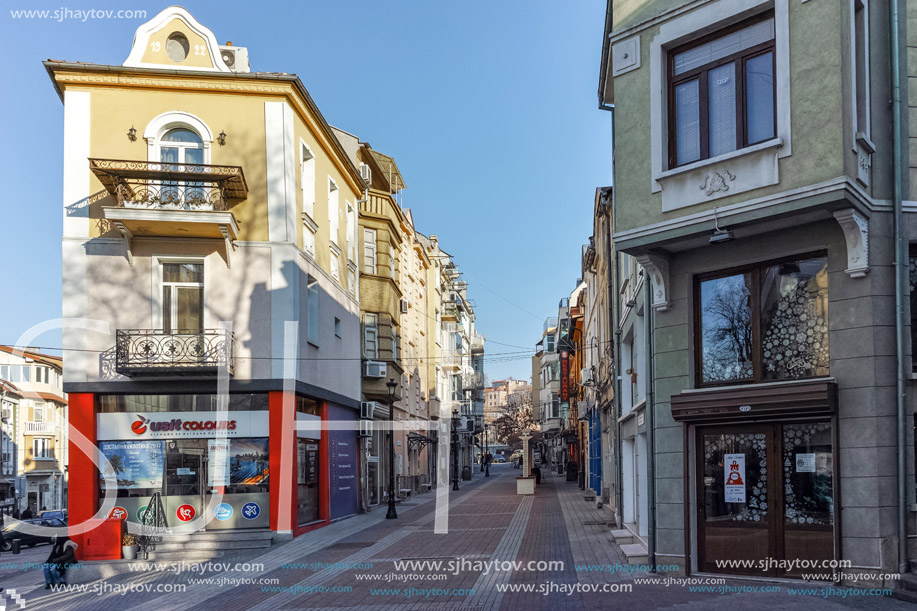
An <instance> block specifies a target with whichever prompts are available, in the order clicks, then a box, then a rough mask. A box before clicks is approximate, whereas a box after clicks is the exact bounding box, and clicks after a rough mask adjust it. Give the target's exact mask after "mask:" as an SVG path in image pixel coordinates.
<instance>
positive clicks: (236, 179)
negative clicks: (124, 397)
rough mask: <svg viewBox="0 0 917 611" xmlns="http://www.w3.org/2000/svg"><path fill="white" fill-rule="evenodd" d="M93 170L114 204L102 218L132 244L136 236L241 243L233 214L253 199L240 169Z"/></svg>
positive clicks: (146, 165)
mask: <svg viewBox="0 0 917 611" xmlns="http://www.w3.org/2000/svg"><path fill="white" fill-rule="evenodd" d="M89 169H90V170H91V171H92V173H93V174H95V176H96V178H98V179H99V182H101V183H102V186H104V187H105V190H106V191H108V193H109V194H110V195H111V196H112V197H113V198H114V200H115V205H114V206H103V207H102V213H103V216H104V217H105V219H106V220H107V221H109V222H111V223H112V224H113V225H114V226H115V227H116V228H117V229H118V230H119V231H120V232H121V233H122V235H123V236H124V237H125V239H126V240H127V241H128V242H130V239H131V238H132V237H133V236H135V235H140V236H164V237H198V238H219V239H225V240H235V239H236V236H237V234H238V230H239V226H238V224H237V223H236V220H235V217H234V216H233V214H232V212H230V209H231V208H232V207H233V206H235V205H236V204H237V203H239V202H241V201H243V200H245V199H246V198H247V197H248V185H247V184H246V182H245V176H244V174H243V173H242V168H241V167H238V166H224V165H206V164H179V163H157V162H151V161H126V160H118V159H90V160H89Z"/></svg>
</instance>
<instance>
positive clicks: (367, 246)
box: [363, 229, 376, 275]
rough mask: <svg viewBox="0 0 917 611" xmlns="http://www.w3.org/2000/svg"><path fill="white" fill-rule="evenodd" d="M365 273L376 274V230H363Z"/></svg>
mask: <svg viewBox="0 0 917 611" xmlns="http://www.w3.org/2000/svg"><path fill="white" fill-rule="evenodd" d="M363 273H364V274H373V275H375V274H376V230H375V229H364V230H363Z"/></svg>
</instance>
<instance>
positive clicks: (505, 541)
mask: <svg viewBox="0 0 917 611" xmlns="http://www.w3.org/2000/svg"><path fill="white" fill-rule="evenodd" d="M491 474H492V476H491V477H490V478H484V477H481V476H480V475H479V474H477V473H475V480H474V481H472V482H462V485H461V488H462V489H461V490H460V491H459V492H450V493H449V497H448V500H449V531H448V533H446V534H435V533H434V532H433V531H434V519H435V503H434V502H433V501H434V499H435V493H427V494H422V495H419V496H416V497H414V498H412V499H410V500H408V501H406V502H404V503H402V504H400V505H399V507H398V519H397V520H385V518H384V516H385V508H384V507H383V508H380V509H377V510H375V511H373V512H372V513H370V514H365V515H359V516H354V517H353V518H350V519H347V520H342V521H340V522H336V523H334V524H331V525H329V526H327V527H325V528H322V529H320V530H317V531H314V532H312V533H308V534H306V535H304V536H302V537H299V538H297V539H295V540H294V541H292V542H289V543H285V544H282V545H275V546H274V547H272V548H271V549H269V550H250V551H248V552H246V553H240V554H238V555H235V556H231V557H221V558H217V559H215V561H218V562H237V561H248V562H255V563H263V564H264V570H263V571H262V572H260V573H258V574H256V575H253V574H243V573H241V572H237V571H230V572H228V573H210V574H206V575H203V577H214V578H268V579H275V580H277V581H276V583H273V584H271V585H270V586H263V585H235V586H233V585H229V584H225V583H224V584H213V583H212V584H206V585H201V584H191V583H189V579H192V578H200V577H202V575H200V574H193V575H189V574H180V573H175V572H145V573H124V574H120V575H115V576H112V577H109V578H107V579H101V580H97V581H93V582H90V583H87V584H86V585H88V586H90V587H95V588H96V589H97V590H104V589H105V588H107V591H101V593H100V594H99V593H96V592H84V593H77V592H70V593H63V592H49V591H47V590H44V589H43V580H42V577H41V573H40V571H34V570H33V571H26V572H24V571H21V570H18V571H17V570H15V569H13V568H4V567H3V566H2V562H3V561H10V558H11V557H10V556H8V555H4V558H2V559H0V582H2V585H3V586H4V587H7V588H10V587H14V588H16V589H17V590H18V591H19V592H21V593H25V600H26V603H27V606H26V609H27V610H28V611H31V610H49V611H50V610H52V609H53V610H55V611H57V610H62V611H69V610H84V609H85V610H87V611H93V610H105V611H110V610H111V609H112V608H115V607H117V608H131V607H140V606H142V607H146V608H155V609H169V610H173V609H175V610H194V611H198V610H205V609H219V610H220V611H241V610H248V609H252V610H263V611H273V610H278V611H279V610H282V609H321V610H322V611H344V610H346V611H362V610H372V611H415V610H417V611H420V610H428V609H429V610H441V611H460V610H474V611H498V610H502V611H522V610H526V611H528V610H548V609H550V610H551V611H557V610H561V609H563V610H567V609H571V610H580V609H582V610H587V609H619V608H620V609H628V611H642V610H644V609H670V610H673V611H674V610H679V611H681V610H688V611H690V610H698V611H702V610H708V609H711V608H716V609H765V610H769V609H774V610H777V609H780V610H790V611H797V610H798V611H812V610H813V609H832V610H833V609H836V610H842V609H905V608H910V606H909V605H908V603H904V602H901V601H898V600H895V599H891V598H887V597H862V596H848V597H847V598H842V597H841V595H842V594H843V591H840V590H838V591H835V592H832V595H831V596H829V597H827V598H825V597H819V596H815V595H806V596H791V595H789V594H788V593H787V592H786V590H787V588H789V587H805V584H801V583H800V584H788V583H782V584H773V583H768V582H764V581H752V580H747V579H743V580H737V579H729V580H728V581H727V585H729V586H730V587H741V586H746V587H760V586H765V585H771V586H772V585H779V586H781V588H782V591H781V592H777V593H761V592H755V593H749V592H744V593H733V594H720V593H716V592H706V593H702V592H691V591H689V590H688V588H686V587H681V586H678V585H671V586H665V585H662V584H646V583H635V581H634V580H635V579H637V580H639V579H642V578H647V577H653V576H652V575H647V574H646V573H642V572H637V573H630V572H621V571H618V572H610V571H601V570H585V568H586V565H593V568H594V567H595V566H596V565H601V566H614V565H625V564H626V560H625V558H624V555H623V554H622V553H621V550H620V548H618V547H617V546H616V545H615V544H614V542H613V540H612V538H611V536H610V526H607V525H603V524H601V522H603V521H606V520H610V519H611V518H612V516H611V514H610V512H609V511H608V510H607V509H596V508H595V505H594V503H593V502H591V501H587V500H586V499H585V498H584V497H585V494H584V493H583V491H581V490H580V489H579V488H578V487H577V485H576V484H575V483H572V482H571V483H568V482H566V481H565V478H564V477H563V476H560V475H547V476H546V478H545V480H544V482H543V484H542V485H540V486H538V489H537V491H536V494H535V495H534V496H518V495H517V494H516V481H515V476H516V475H518V471H516V470H514V469H512V467H511V466H509V465H494V466H493V467H492V471H491ZM47 553H48V549H47V548H38V549H37V550H35V551H31V550H30V551H27V552H25V553H24V554H23V555H22V556H20V557H19V558H16V557H12V558H13V559H14V560H20V561H23V562H26V561H33V562H42V561H43V560H44V559H45V558H46V557H47ZM459 559H460V560H464V561H465V566H458V567H456V568H457V569H458V570H454V571H452V570H446V569H445V568H444V569H442V570H440V571H432V570H418V571H417V572H416V574H413V575H409V571H396V570H395V564H394V563H395V562H396V561H400V560H418V561H423V560H427V561H437V560H440V561H443V562H449V561H453V562H455V561H457V560H459ZM482 561H486V562H494V561H502V562H512V561H519V562H521V563H523V565H522V566H523V567H524V568H527V567H525V563H528V562H529V561H536V562H537V561H562V562H563V565H562V567H554V568H553V569H550V568H548V567H546V566H540V567H534V569H535V570H521V569H520V570H490V571H488V572H486V573H485V572H483V571H481V570H479V566H478V567H475V566H474V565H473V564H472V563H474V562H482ZM287 563H301V564H302V565H307V564H311V563H322V564H323V565H328V564H333V563H341V564H343V565H345V566H346V565H352V564H356V563H365V564H367V565H368V564H371V565H372V568H366V569H356V568H345V569H341V568H320V569H319V570H311V568H289V567H288V566H285V565H287ZM491 566H492V565H491ZM358 574H359V575H360V577H363V578H366V579H358V578H357V575H358ZM441 575H442V576H444V578H442V579H440V578H439V577H440V576H441ZM405 576H407V577H405ZM405 578H409V579H410V580H409V581H400V580H401V579H405ZM78 579H79V578H78V577H77V580H78ZM131 584H133V585H134V586H136V585H138V584H148V585H153V586H157V585H160V584H165V585H172V586H181V585H185V586H187V587H186V591H184V592H180V593H147V592H138V591H132V592H128V593H126V594H122V593H120V592H118V591H115V588H119V587H120V588H123V587H125V586H128V585H131ZM277 586H286V587H288V588H297V590H296V591H280V590H279V589H278V588H277ZM316 587H317V588H324V589H325V590H324V591H320V592H308V591H307V590H308V589H309V588H316ZM501 587H503V588H505V587H517V588H525V587H528V588H530V589H531V590H532V591H509V592H503V591H501V589H500V588H501ZM549 587H550V588H553V589H552V590H551V591H548V593H547V594H544V593H542V591H539V589H540V588H549ZM561 587H565V588H567V589H568V590H569V588H571V587H580V588H602V587H607V588H617V589H618V590H619V591H613V592H595V591H560V588H561ZM410 588H414V591H412V592H411V594H412V595H411V596H410V597H408V596H407V595H406V592H407V591H409V589H410ZM432 588H438V589H442V590H448V593H435V594H429V593H427V592H425V593H416V591H417V590H422V589H427V591H428V590H429V589H432ZM621 588H631V590H630V591H620V589H621ZM334 589H338V590H345V589H346V590H348V591H334ZM457 590H458V591H457ZM848 592H849V591H848ZM8 608H11V609H12V608H14V607H13V606H12V605H9V606H8Z"/></svg>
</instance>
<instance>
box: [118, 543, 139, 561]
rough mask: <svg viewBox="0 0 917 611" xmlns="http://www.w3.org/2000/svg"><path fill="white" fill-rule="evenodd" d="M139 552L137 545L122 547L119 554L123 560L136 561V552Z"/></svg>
mask: <svg viewBox="0 0 917 611" xmlns="http://www.w3.org/2000/svg"><path fill="white" fill-rule="evenodd" d="M138 551H140V546H139V545H122V546H121V553H122V555H123V556H124V559H125V560H136V559H137V552H138Z"/></svg>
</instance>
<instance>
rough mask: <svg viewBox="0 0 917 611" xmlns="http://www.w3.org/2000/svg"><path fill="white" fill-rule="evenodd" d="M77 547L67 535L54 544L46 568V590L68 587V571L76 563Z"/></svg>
mask: <svg viewBox="0 0 917 611" xmlns="http://www.w3.org/2000/svg"><path fill="white" fill-rule="evenodd" d="M77 547H78V545H77V543H76V542H74V541H71V540H70V537H68V536H66V535H64V536H63V537H58V538H57V541H55V542H54V547H52V548H51V553H50V554H49V555H48V560H47V561H46V562H45V566H44V573H45V589H46V590H50V589H51V586H56V585H59V584H63V585H67V569H68V568H70V565H71V564H74V563H75V562H76V548H77Z"/></svg>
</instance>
